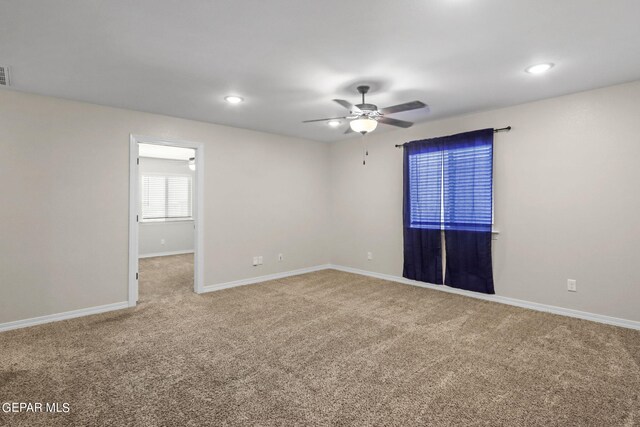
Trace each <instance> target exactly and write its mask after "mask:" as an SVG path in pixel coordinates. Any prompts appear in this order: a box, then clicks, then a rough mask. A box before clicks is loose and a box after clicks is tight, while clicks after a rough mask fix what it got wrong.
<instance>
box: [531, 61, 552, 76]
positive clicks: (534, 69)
mask: <svg viewBox="0 0 640 427" xmlns="http://www.w3.org/2000/svg"><path fill="white" fill-rule="evenodd" d="M551 68H553V64H552V63H551V62H548V63H546V64H536V65H532V66H530V67H527V68H525V71H526V72H527V73H529V74H540V73H544V72H545V71H549V70H550V69H551Z"/></svg>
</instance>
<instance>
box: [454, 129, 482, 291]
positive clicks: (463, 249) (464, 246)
mask: <svg viewBox="0 0 640 427" xmlns="http://www.w3.org/2000/svg"><path fill="white" fill-rule="evenodd" d="M443 145H444V150H443V183H442V188H443V190H442V192H443V200H444V230H445V232H444V234H445V248H446V253H447V258H446V272H445V284H446V285H449V286H452V287H454V288H460V289H466V290H469V291H475V292H483V293H486V294H493V293H494V289H493V268H492V261H491V224H492V223H493V129H483V130H479V131H474V132H467V133H462V134H458V135H453V136H451V137H447V139H446V141H445V142H444V143H443Z"/></svg>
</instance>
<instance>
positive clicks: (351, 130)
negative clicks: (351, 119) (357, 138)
mask: <svg viewBox="0 0 640 427" xmlns="http://www.w3.org/2000/svg"><path fill="white" fill-rule="evenodd" d="M352 132H353V129H351V126H349V127H348V128H347V130H345V131H344V134H345V135H346V134H348V133H352Z"/></svg>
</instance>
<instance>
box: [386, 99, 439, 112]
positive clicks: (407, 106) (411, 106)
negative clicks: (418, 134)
mask: <svg viewBox="0 0 640 427" xmlns="http://www.w3.org/2000/svg"><path fill="white" fill-rule="evenodd" d="M425 107H427V104H425V103H424V102H420V101H411V102H405V103H404V104H398V105H394V106H392V107H387V108H381V109H380V113H382V114H393V113H399V112H401V111H409V110H417V109H418V108H425ZM427 108H428V107H427Z"/></svg>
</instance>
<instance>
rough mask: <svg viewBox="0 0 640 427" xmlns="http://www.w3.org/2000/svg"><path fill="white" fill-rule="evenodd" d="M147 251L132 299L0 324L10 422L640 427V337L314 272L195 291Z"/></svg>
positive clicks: (180, 272) (183, 260)
mask: <svg viewBox="0 0 640 427" xmlns="http://www.w3.org/2000/svg"><path fill="white" fill-rule="evenodd" d="M191 269H192V266H191V257H190V256H175V257H165V258H155V259H147V260H143V261H142V263H141V283H140V286H141V302H140V304H139V306H138V307H137V308H135V309H128V310H122V311H118V312H113V313H107V314H102V315H96V316H91V317H85V318H80V319H74V320H69V321H64V322H58V323H54V324H49V325H43V326H38V327H33V328H29V329H23V330H17V331H11V332H6V333H2V334H0V402H13V401H17V402H20V401H27V402H68V403H70V405H71V412H70V413H69V414H59V415H50V414H4V413H2V412H1V411H0V424H2V425H17V426H40V425H47V426H53V425H78V426H121V425H140V426H156V425H159V426H186V425H193V426H202V425H249V426H250V425H263V426H266V425H282V426H293V425H343V426H358V425H388V426H391V425H396V426H411V425H430V426H638V425H640V401H639V394H640V367H639V364H640V332H638V331H632V330H627V329H622V328H616V327H610V326H605V325H600V324H596V323H591V322H587V321H582V320H577V319H570V318H565V317H560V316H555V315H551V314H545V313H538V312H534V311H529V310H524V309H519V308H515V307H510V306H505V305H500V304H495V303H489V302H483V301H480V300H475V299H470V298H465V297H461V296H457V295H452V294H447V293H444V292H438V291H431V290H425V289H420V288H416V287H412V286H405V285H400V284H396V283H390V282H385V281H382V280H376V279H371V278H367V277H362V276H357V275H352V274H347V273H341V272H337V271H331V270H328V271H322V272H317V273H312V274H306V275H303V276H297V277H291V278H287V279H283V280H276V281H272V282H268V283H263V284H258V285H253V286H244V287H239V288H234V289H228V290H224V291H219V292H214V293H210V294H206V295H201V296H198V295H195V294H193V293H192V292H191V287H192V285H191V283H192V278H191V274H192V272H191Z"/></svg>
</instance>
